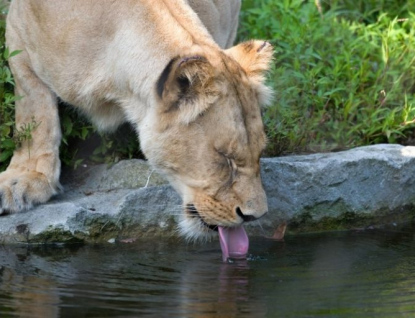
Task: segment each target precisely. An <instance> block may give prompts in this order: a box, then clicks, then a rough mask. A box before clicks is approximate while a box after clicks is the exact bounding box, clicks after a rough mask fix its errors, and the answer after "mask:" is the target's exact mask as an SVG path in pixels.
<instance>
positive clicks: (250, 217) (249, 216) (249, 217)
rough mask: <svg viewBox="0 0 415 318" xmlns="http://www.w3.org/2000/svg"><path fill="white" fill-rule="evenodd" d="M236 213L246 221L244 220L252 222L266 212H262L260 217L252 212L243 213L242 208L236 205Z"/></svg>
mask: <svg viewBox="0 0 415 318" xmlns="http://www.w3.org/2000/svg"><path fill="white" fill-rule="evenodd" d="M236 214H237V215H238V216H239V217H240V218H241V219H242V220H243V221H244V222H251V221H255V220H258V219H259V218H260V217H262V216H263V215H264V214H266V212H265V213H263V214H261V216H260V217H256V216H254V215H252V214H243V212H242V210H241V208H240V207H239V206H238V207H236Z"/></svg>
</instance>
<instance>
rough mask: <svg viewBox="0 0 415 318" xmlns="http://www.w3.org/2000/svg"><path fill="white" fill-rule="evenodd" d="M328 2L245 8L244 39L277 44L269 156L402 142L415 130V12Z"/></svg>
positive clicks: (270, 1)
mask: <svg viewBox="0 0 415 318" xmlns="http://www.w3.org/2000/svg"><path fill="white" fill-rule="evenodd" d="M392 2H393V3H392ZM402 2H403V1H402ZM330 3H331V5H327V3H322V5H321V7H320V9H321V11H320V12H319V10H318V9H319V8H318V6H316V5H315V2H314V1H301V0H293V1H287V0H286V1H279V0H262V1H255V2H254V1H250V2H249V1H247V2H246V3H245V7H244V10H243V12H242V21H241V30H240V38H241V39H245V38H251V37H254V38H263V39H270V40H271V42H272V43H273V44H274V45H275V47H276V60H275V61H276V62H275V65H274V67H273V69H272V72H271V75H270V77H269V82H270V84H271V85H272V86H273V87H274V89H275V92H276V97H275V101H274V104H273V105H272V106H270V107H268V108H266V109H265V110H264V120H265V125H266V130H267V134H268V137H269V140H270V142H269V147H268V151H267V152H268V154H269V155H278V154H285V153H292V152H296V153H298V152H311V151H332V150H338V149H345V148H349V147H353V146H360V145H367V144H373V143H380V142H397V141H404V140H405V134H406V133H407V134H409V132H410V130H411V129H413V127H414V121H413V118H414V117H415V95H414V87H415V64H414V61H415V58H414V56H415V54H414V53H415V34H414V33H415V27H414V23H415V15H414V14H413V13H412V12H411V11H409V9H408V8H407V7H405V6H398V5H397V3H396V1H386V0H385V1H332V2H330ZM386 5H390V7H389V6H388V7H386ZM360 7H361V8H363V9H364V10H365V11H363V12H361V11H358V10H357V8H360ZM327 8H328V9H327ZM388 8H397V9H396V10H395V11H393V10H392V9H391V10H389V9H388ZM326 9H327V11H324V10H326ZM388 12H393V13H391V14H388ZM395 14H401V15H402V16H403V17H405V18H404V19H401V16H397V17H396V16H395Z"/></svg>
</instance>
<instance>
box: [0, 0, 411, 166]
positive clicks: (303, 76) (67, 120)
mask: <svg viewBox="0 0 415 318" xmlns="http://www.w3.org/2000/svg"><path fill="white" fill-rule="evenodd" d="M4 31H5V22H4V19H1V20H0V52H1V54H0V171H1V170H4V168H5V167H6V166H7V163H8V160H9V159H10V157H11V155H12V153H13V150H14V148H15V147H16V145H18V144H19V140H21V138H30V130H31V129H33V128H35V126H36V125H37V124H38V123H29V124H28V125H29V126H26V127H17V128H16V127H15V124H14V101H15V100H16V98H18V97H15V96H14V94H13V85H14V83H13V79H12V76H11V73H10V70H9V68H8V66H7V60H8V58H10V57H12V56H13V55H15V54H18V52H9V50H8V49H7V48H6V47H5V45H4ZM251 38H259V39H260V38H262V39H267V40H269V41H271V42H272V43H273V45H274V46H275V48H276V55H275V63H274V65H273V67H272V71H271V74H270V76H269V83H270V85H272V86H273V88H274V90H275V99H274V102H273V104H272V105H270V106H269V107H267V108H266V109H264V121H265V125H266V130H267V134H268V137H269V144H268V145H269V146H268V149H267V155H282V154H288V153H304V152H314V151H334V150H339V149H345V148H350V147H354V146H361V145H367V144H374V143H381V142H390V143H392V142H400V143H404V144H407V143H412V142H413V140H415V132H414V131H415V129H414V128H415V2H413V1H403V0H357V1H356V0H330V1H329V0H309V1H306V0H255V1H254V0H244V1H243V8H242V13H241V23H240V31H239V41H242V40H246V39H251ZM60 113H61V123H62V130H63V142H62V146H61V158H62V160H63V163H65V164H68V165H72V166H76V165H78V164H80V163H81V162H82V160H85V158H89V159H88V160H94V161H99V162H103V161H104V162H113V161H117V160H119V159H122V158H131V157H138V156H141V153H140V151H139V146H138V142H137V138H136V134H135V132H134V131H133V129H132V128H131V127H130V126H124V127H122V128H121V130H120V131H119V132H117V133H116V134H115V135H108V136H107V135H101V134H99V133H97V131H96V130H95V129H94V128H93V127H92V125H91V124H90V123H89V122H87V121H86V120H85V119H83V118H82V117H81V116H80V115H79V114H77V113H76V112H75V111H73V110H72V108H70V107H66V105H60ZM13 135H14V137H13Z"/></svg>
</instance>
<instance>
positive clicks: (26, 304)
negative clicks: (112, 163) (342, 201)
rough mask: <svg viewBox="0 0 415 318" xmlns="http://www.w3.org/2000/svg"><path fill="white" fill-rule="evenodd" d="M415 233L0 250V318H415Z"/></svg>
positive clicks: (147, 242) (363, 232)
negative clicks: (231, 257)
mask: <svg viewBox="0 0 415 318" xmlns="http://www.w3.org/2000/svg"><path fill="white" fill-rule="evenodd" d="M414 230H415V228H414V227H413V226H410V227H406V228H401V229H399V230H397V229H394V230H393V231H390V230H386V231H361V232H345V233H326V234H318V235H303V236H293V237H287V238H286V241H285V242H276V241H272V240H266V239H259V238H258V239H254V240H252V241H251V252H254V253H255V254H254V255H253V256H251V258H250V259H248V261H238V262H235V263H233V264H226V263H222V262H221V254H220V249H219V244H218V242H212V243H210V244H206V245H202V246H198V245H195V246H193V245H188V244H186V243H183V242H172V241H164V242H163V241H137V242H135V243H133V244H113V245H105V246H104V245H101V246H84V247H80V246H79V247H71V248H68V247H41V246H38V247H4V246H3V247H0V317H137V316H141V315H149V316H156V317H165V316H168V317H315V316H336V317H353V316H365V317H367V316H378V315H386V316H396V315H403V316H410V315H412V314H415V288H414V287H413V286H415V243H414V242H415V241H414V234H413V233H415V231H414Z"/></svg>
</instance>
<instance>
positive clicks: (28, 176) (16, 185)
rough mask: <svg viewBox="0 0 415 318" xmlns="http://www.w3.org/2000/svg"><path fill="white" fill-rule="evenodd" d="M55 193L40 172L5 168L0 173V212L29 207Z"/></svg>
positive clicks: (42, 201)
mask: <svg viewBox="0 0 415 318" xmlns="http://www.w3.org/2000/svg"><path fill="white" fill-rule="evenodd" d="M55 193H56V190H55V187H53V186H51V184H50V183H49V181H48V179H47V178H46V176H45V175H44V174H42V173H40V172H37V171H19V170H14V169H10V170H6V171H5V172H3V173H1V174H0V214H4V213H16V212H21V211H23V210H27V209H30V208H31V207H33V205H35V204H38V203H44V202H46V201H48V200H49V199H50V198H51V196H52V195H54V194H55Z"/></svg>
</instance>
